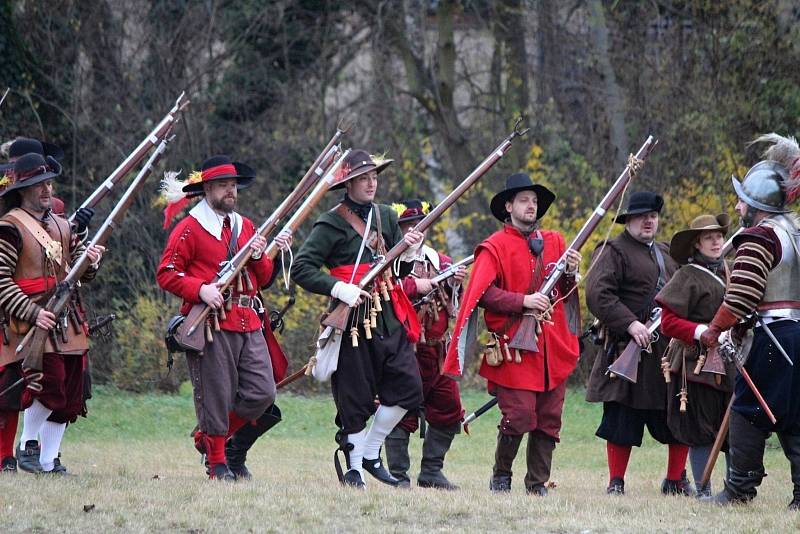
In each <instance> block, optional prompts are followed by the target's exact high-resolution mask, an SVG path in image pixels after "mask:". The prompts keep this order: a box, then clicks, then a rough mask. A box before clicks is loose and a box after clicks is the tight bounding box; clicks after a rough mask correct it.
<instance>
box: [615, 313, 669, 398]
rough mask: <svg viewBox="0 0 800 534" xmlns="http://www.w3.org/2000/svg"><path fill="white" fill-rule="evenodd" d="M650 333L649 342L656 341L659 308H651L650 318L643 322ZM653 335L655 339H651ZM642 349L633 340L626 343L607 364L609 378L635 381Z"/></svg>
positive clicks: (659, 319) (659, 316) (659, 322)
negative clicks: (618, 353) (609, 363)
mask: <svg viewBox="0 0 800 534" xmlns="http://www.w3.org/2000/svg"><path fill="white" fill-rule="evenodd" d="M644 326H645V328H647V332H648V333H649V334H650V339H651V340H652V341H651V342H653V343H654V342H656V341H658V333H657V331H658V328H659V327H660V326H661V308H653V311H652V313H651V315H650V319H649V320H648V321H647V322H646V323H645V324H644ZM653 336H655V339H653ZM642 350H644V349H642V347H640V346H639V345H638V343H636V342H635V341H632V342H631V343H628V345H627V346H626V347H625V350H623V351H622V352H621V353H620V355H619V356H617V359H616V360H614V362H613V363H612V364H611V365H609V366H608V370H607V371H606V372H607V373H608V375H609V376H610V377H611V378H616V377H619V378H624V379H625V380H627V381H628V382H633V383H634V384H635V383H636V380H637V378H638V375H639V356H640V355H641V351H642Z"/></svg>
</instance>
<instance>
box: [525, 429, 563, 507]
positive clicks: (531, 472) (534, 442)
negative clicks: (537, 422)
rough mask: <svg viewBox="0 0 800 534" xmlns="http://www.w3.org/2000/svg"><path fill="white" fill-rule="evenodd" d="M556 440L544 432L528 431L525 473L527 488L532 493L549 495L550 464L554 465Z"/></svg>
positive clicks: (541, 495) (542, 495)
mask: <svg viewBox="0 0 800 534" xmlns="http://www.w3.org/2000/svg"><path fill="white" fill-rule="evenodd" d="M555 448H556V440H554V439H553V438H551V437H550V436H548V435H546V434H543V433H542V432H538V431H533V432H529V433H528V447H527V451H526V459H527V463H528V472H527V473H526V474H525V490H526V491H527V492H528V493H529V494H532V495H538V496H540V497H544V496H546V495H547V486H546V484H547V481H548V480H550V466H551V465H553V451H554V450H555Z"/></svg>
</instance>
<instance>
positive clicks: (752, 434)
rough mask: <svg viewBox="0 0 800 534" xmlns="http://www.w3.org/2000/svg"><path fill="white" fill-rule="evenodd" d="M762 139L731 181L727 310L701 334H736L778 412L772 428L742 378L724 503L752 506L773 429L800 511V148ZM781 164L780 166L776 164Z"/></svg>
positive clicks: (709, 338)
mask: <svg viewBox="0 0 800 534" xmlns="http://www.w3.org/2000/svg"><path fill="white" fill-rule="evenodd" d="M757 141H768V142H770V143H772V146H771V147H770V148H769V149H767V151H766V152H765V153H764V156H765V158H767V160H766V161H761V162H759V163H757V164H756V165H754V166H753V167H752V168H751V169H750V170H749V171H748V172H747V175H746V176H745V178H744V180H743V181H742V182H741V183H740V182H739V181H738V180H737V179H736V178H733V187H734V189H735V190H736V194H737V195H738V197H739V201H738V202H737V204H736V211H737V212H739V215H740V217H741V222H742V225H743V226H744V227H745V230H744V231H743V232H742V233H741V234H739V236H737V237H736V238H735V239H734V246H735V247H736V257H735V259H734V264H733V269H732V272H731V276H730V279H729V281H728V284H727V287H726V290H725V297H724V300H723V303H722V306H721V307H720V308H719V310H718V311H717V313H716V315H715V316H714V319H713V320H712V321H711V323H710V324H709V326H708V329H707V330H706V331H705V332H703V333H702V334H701V336H700V341H701V343H703V344H704V345H705V346H706V347H715V346H717V345H718V344H719V338H720V335H721V333H722V332H724V331H726V330H728V329H730V328H732V327H734V326H737V325H738V327H737V328H736V329H735V330H736V333H737V334H738V335H741V336H742V337H743V339H744V340H745V341H747V340H748V338H749V337H752V347H751V348H750V350H749V351H748V350H747V349H746V347H747V345H748V343H746V342H743V343H742V348H740V350H739V352H740V354H739V355H738V356H741V357H742V358H746V363H745V364H744V366H745V369H746V370H747V371H748V373H749V374H750V377H751V378H752V380H753V383H754V384H755V386H756V388H758V389H759V390H760V391H761V393H762V395H763V397H764V400H765V401H766V403H767V405H768V406H769V408H770V409H771V410H772V412H773V413H774V415H775V419H776V423H775V424H772V423H771V422H770V420H769V419H768V418H767V416H766V415H765V412H764V410H763V409H762V408H761V406H760V404H759V402H758V401H757V399H756V397H755V394H754V392H753V391H751V389H750V388H749V387H748V386H747V384H746V383H745V381H744V379H743V378H742V376H741V375H740V376H737V378H736V384H735V394H734V399H735V400H734V402H733V405H732V408H731V417H730V431H729V435H728V440H729V447H730V470H729V473H728V478H727V480H725V489H724V490H723V491H722V492H720V493H718V494H717V495H716V496H714V497H713V498H711V500H712V501H713V502H716V503H718V504H730V503H737V502H747V501H750V500H752V499H753V498H754V497H755V496H756V488H757V487H758V486H759V485H760V484H761V480H762V478H764V476H765V475H766V473H765V472H764V462H763V459H764V445H765V442H766V439H767V437H768V436H769V434H770V433H771V432H775V433H777V435H778V439H779V440H780V443H781V447H782V448H783V452H784V454H785V455H786V457H787V459H788V460H789V464H790V465H791V474H792V482H793V484H794V494H793V499H792V501H791V503H790V504H789V508H790V509H792V510H796V509H800V284H798V279H800V225H798V221H797V219H796V218H795V217H794V216H793V215H792V214H791V213H790V205H791V204H792V203H793V202H794V201H795V200H796V199H797V196H798V181H800V180H798V178H800V149H799V148H798V146H797V143H796V142H795V141H794V140H793V139H787V138H783V137H780V136H777V135H775V134H770V135H768V136H763V137H760V138H759V139H757ZM775 160H778V161H775Z"/></svg>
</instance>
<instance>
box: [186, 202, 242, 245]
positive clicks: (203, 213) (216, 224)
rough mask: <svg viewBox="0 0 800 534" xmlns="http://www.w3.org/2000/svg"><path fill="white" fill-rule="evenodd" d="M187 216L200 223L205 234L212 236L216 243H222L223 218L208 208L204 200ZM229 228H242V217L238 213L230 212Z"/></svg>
mask: <svg viewBox="0 0 800 534" xmlns="http://www.w3.org/2000/svg"><path fill="white" fill-rule="evenodd" d="M189 215H191V216H192V217H194V218H195V219H196V220H197V222H199V223H200V226H202V227H203V228H204V229H205V231H206V232H208V233H209V234H211V235H212V236H214V237H215V238H216V239H217V241H222V222H223V221H224V220H225V217H220V216H219V214H217V212H216V211H214V209H213V208H212V207H211V206H209V204H208V202H206V199H203V200H201V201H200V202H199V203H198V204H197V205H196V206H195V207H193V208H192V210H191V211H190V212H189ZM230 217H231V228H233V227H238V228H239V229H241V228H242V216H241V215H239V214H238V213H236V212H235V211H234V212H231V214H230Z"/></svg>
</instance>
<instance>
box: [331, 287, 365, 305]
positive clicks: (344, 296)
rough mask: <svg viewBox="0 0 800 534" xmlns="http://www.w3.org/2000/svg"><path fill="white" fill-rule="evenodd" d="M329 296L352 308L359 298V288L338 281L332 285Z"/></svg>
mask: <svg viewBox="0 0 800 534" xmlns="http://www.w3.org/2000/svg"><path fill="white" fill-rule="evenodd" d="M331 296H332V297H333V298H335V299H339V300H341V301H342V302H344V303H345V304H347V305H348V306H350V307H351V308H352V307H353V306H355V305H356V304H357V303H358V298H359V297H360V296H361V288H360V287H358V286H357V285H355V284H346V283H344V282H342V281H339V282H336V283H335V284H333V287H332V288H331Z"/></svg>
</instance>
